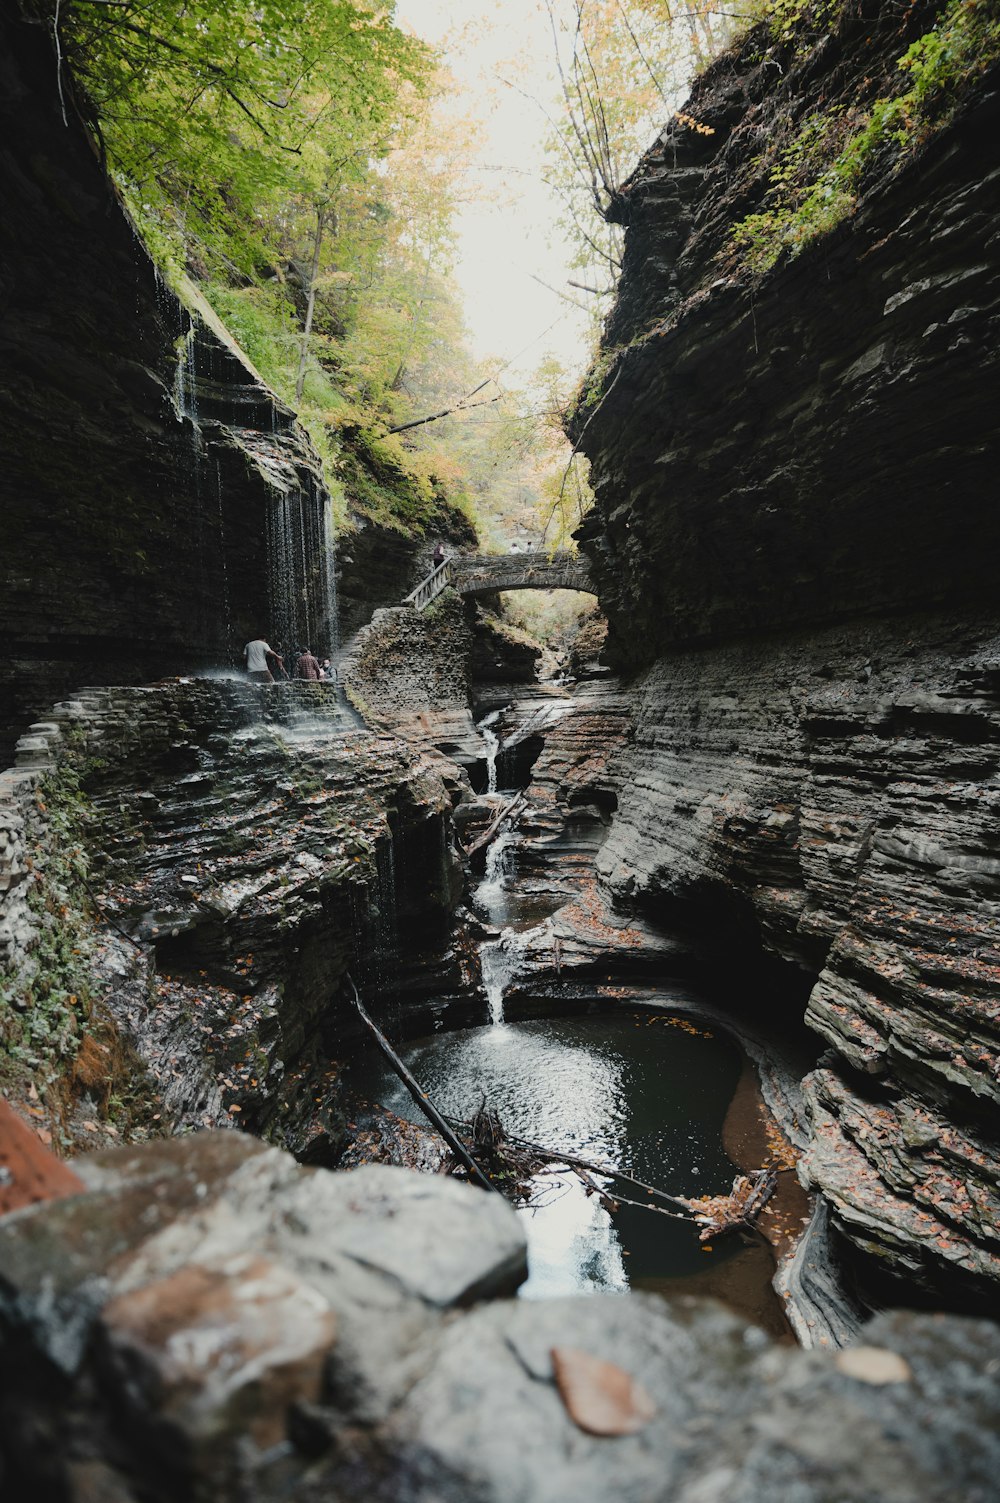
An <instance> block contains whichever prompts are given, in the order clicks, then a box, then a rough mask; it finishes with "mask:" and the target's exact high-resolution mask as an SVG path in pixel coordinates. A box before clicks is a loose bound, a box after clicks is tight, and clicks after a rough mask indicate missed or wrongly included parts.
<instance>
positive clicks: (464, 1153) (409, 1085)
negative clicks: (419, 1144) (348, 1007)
mask: <svg viewBox="0 0 1000 1503" xmlns="http://www.w3.org/2000/svg"><path fill="white" fill-rule="evenodd" d="M347 981H348V985H349V986H350V988H351V991H352V992H353V993H354V1006H355V1008H356V1009H357V1013H358V1016H359V1017H360V1019H361V1021H362V1023H364V1025H365V1027H366V1028H367V1029H369V1031H370V1032H371V1034H372V1035H373V1037H374V1039H375V1042H376V1043H377V1044H378V1046H379V1048H380V1049H381V1051H382V1053H383V1054H384V1055H385V1057H386V1059H387V1060H388V1062H389V1065H390V1066H391V1068H392V1069H393V1070H394V1071H395V1073H396V1074H397V1075H398V1076H399V1078H400V1080H401V1081H402V1082H403V1084H404V1085H405V1087H406V1089H407V1090H408V1091H409V1093H410V1095H411V1096H412V1098H413V1100H414V1102H415V1104H416V1105H417V1106H418V1107H419V1108H420V1110H421V1111H422V1112H423V1114H424V1116H425V1117H426V1118H427V1120H428V1122H429V1123H430V1124H431V1126H432V1127H434V1128H436V1129H437V1131H438V1132H439V1133H440V1134H441V1136H442V1138H444V1140H445V1142H446V1143H447V1144H448V1147H449V1148H450V1149H451V1151H452V1153H453V1154H454V1155H455V1157H456V1158H457V1159H458V1160H459V1161H460V1162H461V1163H462V1164H464V1165H465V1168H466V1169H467V1170H468V1173H469V1178H470V1179H473V1180H475V1182H476V1184H477V1185H479V1186H481V1188H482V1189H484V1190H492V1191H493V1192H494V1193H495V1194H498V1193H499V1192H498V1191H497V1187H496V1185H494V1184H493V1183H492V1182H491V1180H490V1179H489V1178H488V1177H487V1175H486V1174H485V1173H484V1172H483V1170H482V1169H481V1168H480V1167H479V1165H478V1164H477V1163H476V1161H475V1159H474V1158H473V1157H472V1154H471V1153H470V1152H469V1150H468V1149H467V1148H466V1146H465V1144H464V1143H463V1142H462V1140H461V1138H459V1137H457V1136H456V1135H455V1133H454V1132H453V1131H452V1129H451V1128H450V1127H449V1126H448V1123H447V1122H446V1121H445V1119H444V1117H442V1115H441V1113H440V1112H439V1111H438V1109H437V1107H436V1106H435V1105H434V1104H433V1102H432V1101H431V1100H430V1097H429V1096H428V1095H427V1093H426V1091H422V1090H421V1089H420V1085H419V1083H418V1082H417V1081H416V1080H415V1079H414V1077H413V1076H412V1075H411V1074H410V1072H409V1070H408V1069H407V1068H406V1066H405V1065H404V1064H403V1061H402V1060H401V1059H400V1057H399V1055H398V1054H397V1053H396V1051H395V1049H394V1048H393V1047H392V1045H391V1044H390V1043H389V1040H388V1039H387V1038H386V1036H385V1034H384V1033H383V1032H382V1030H381V1028H379V1027H378V1025H377V1024H376V1023H374V1022H373V1021H372V1019H371V1018H370V1017H369V1015H368V1012H367V1011H366V1009H365V1006H364V1004H363V1003H362V1001H361V998H360V996H359V995H358V989H357V987H356V986H355V985H354V982H353V980H352V979H351V977H350V976H348V977H347Z"/></svg>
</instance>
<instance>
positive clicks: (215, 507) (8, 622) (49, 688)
mask: <svg viewBox="0 0 1000 1503" xmlns="http://www.w3.org/2000/svg"><path fill="white" fill-rule="evenodd" d="M13 10H16V7H8V8H7V10H6V11H5V13H4V16H3V18H2V19H0V128H2V131H3V137H4V141H5V146H6V149H5V151H4V153H3V156H2V159H0V199H2V201H3V204H4V213H3V215H2V223H0V298H2V303H3V318H2V319H0V432H2V441H3V452H4V464H3V470H2V511H3V523H2V528H3V531H2V546H0V635H2V636H3V640H4V652H3V654H2V659H0V761H3V762H6V760H7V757H6V755H5V753H7V752H8V751H9V748H10V746H11V744H12V741H13V739H15V738H16V735H17V734H18V733H19V731H20V730H22V729H23V728H24V725H25V723H26V722H27V721H28V720H29V719H31V718H32V717H33V716H34V715H37V714H38V713H39V711H41V710H43V709H44V708H45V707H46V706H48V705H49V704H51V703H52V701H53V700H55V699H58V698H60V697H61V696H62V695H64V694H65V692H66V691H67V690H68V689H71V688H75V687H77V686H78V685H80V684H81V683H86V682H95V683H109V682H115V683H134V682H137V681H143V680H146V681H148V680H149V679H151V678H155V677H157V676H158V675H159V674H162V673H177V672H185V671H187V672H189V671H191V670H192V669H195V668H200V667H206V666H209V665H222V664H227V663H230V662H234V661H237V660H238V654H239V652H240V651H241V649H242V645H243V643H244V642H245V641H246V640H247V639H248V637H249V636H256V635H259V634H261V633H264V632H267V633H268V634H270V633H272V632H273V633H274V635H275V636H277V637H281V636H284V638H285V640H286V643H287V641H288V639H289V638H290V637H291V636H292V634H293V633H296V634H297V633H298V631H300V630H301V631H306V630H307V628H308V627H309V626H310V625H311V626H312V628H313V631H314V632H315V631H317V630H322V632H323V633H324V634H325V633H326V624H327V620H328V617H329V611H330V596H331V584H332V581H331V577H330V570H329V567H328V565H327V563H324V562H323V560H322V556H321V553H320V552H317V551H316V550H315V549H314V553H315V556H316V558H317V565H316V567H315V568H313V569H312V570H311V571H310V576H309V577H308V578H307V579H300V580H297V581H295V580H293V581H291V583H293V584H295V585H297V587H298V588H297V591H296V589H292V590H289V589H288V588H287V586H288V584H289V580H287V579H286V578H285V577H284V576H285V575H286V574H288V572H289V571H290V570H293V569H294V566H295V560H296V559H297V558H298V556H299V553H300V547H299V544H300V539H301V535H302V534H304V535H305V537H306V539H307V541H309V542H311V543H318V542H319V541H320V540H321V536H322V529H323V525H324V507H325V498H324V494H323V490H322V483H321V478H320V474H319V462H318V460H317V458H316V456H315V455H314V453H313V452H312V450H311V447H310V445H309V443H308V440H307V439H306V436H305V435H304V433H303V432H302V430H301V429H299V428H298V427H297V425H296V424H295V422H294V417H293V414H291V413H290V412H289V411H287V409H285V408H283V407H282V406H281V404H280V403H279V402H278V401H277V400H276V399H275V397H274V396H273V393H271V392H270V391H269V390H268V389H267V388H266V387H265V386H263V384H262V383H261V382H260V381H259V379H258V378H257V377H256V375H255V373H254V372H253V371H252V370H251V369H249V367H248V366H247V365H246V363H245V361H244V360H243V359H242V357H241V356H240V354H239V352H238V351H237V350H236V348H235V347H234V346H232V345H231V344H229V343H227V342H226V340H225V338H224V336H223V335H222V334H221V332H219V331H215V330H213V329H212V328H211V327H209V326H208V324H207V323H205V322H204V321H203V320H201V319H200V318H199V317H198V316H197V315H192V314H191V313H190V312H189V311H188V310H187V309H186V308H184V307H183V306H182V305H181V303H180V302H179V301H178V299H177V298H176V297H175V296H174V294H173V293H172V292H171V291H169V289H168V288H167V287H166V286H165V285H164V284H163V282H162V281H161V280H160V279H159V277H158V276H157V274H156V271H155V268H154V266H153V263H152V262H151V260H150V258H149V256H148V254H147V252H146V250H145V247H144V246H143V245H142V244H141V242H140V241H139V240H138V239H137V237H136V236H135V234H134V232H133V230H132V228H131V226H130V224H129V221H128V219H127V217H126V215H125V214H124V212H123V210H122V207H121V205H120V203H119V202H118V200H117V198H116V197H115V196H114V192H113V190H112V187H111V184H110V181H109V179H108V177H107V175H106V173H105V171H104V169H103V166H102V164H101V163H100V161H99V160H98V156H97V153H96V150H95V149H94V148H93V146H92V144H91V142H90V141H89V139H88V137H87V135H86V133H85V132H84V130H83V129H82V128H81V126H80V123H79V120H78V119H77V117H76V114H75V112H74V108H75V107H74V103H73V99H72V94H71V93H70V91H69V84H68V82H66V83H65V85H64V91H65V92H66V95H67V104H66V109H67V119H68V124H66V123H64V121H63V119H62V116H61V112H60V106H59V98H58V94H57V89H56V72H55V61H54V58H53V56H52V51H51V45H50V37H49V34H48V32H47V31H46V30H45V28H43V27H41V26H29V25H26V24H25V23H23V22H21V21H19V20H17V19H16V18H15V16H14V15H13V14H11V12H12V11H13ZM265 540H267V541H265ZM288 598H298V599H305V600H306V601H307V602H308V603H307V605H306V607H305V613H304V616H301V613H300V619H297V620H294V619H292V618H291V617H290V616H289V614H288V612H286V611H283V610H280V609H274V608H273V607H274V606H275V604H276V602H277V601H279V600H280V599H288Z"/></svg>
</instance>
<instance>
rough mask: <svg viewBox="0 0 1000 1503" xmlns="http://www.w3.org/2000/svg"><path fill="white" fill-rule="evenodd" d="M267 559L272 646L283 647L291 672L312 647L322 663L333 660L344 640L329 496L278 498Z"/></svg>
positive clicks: (297, 493)
mask: <svg viewBox="0 0 1000 1503" xmlns="http://www.w3.org/2000/svg"><path fill="white" fill-rule="evenodd" d="M267 558H268V576H269V589H270V597H271V600H270V606H271V633H272V645H277V642H280V643H281V647H282V651H283V655H284V657H285V660H286V667H288V668H289V670H290V668H291V655H292V654H293V653H294V652H295V651H297V649H298V648H299V647H303V646H305V645H306V644H307V643H308V645H309V646H310V647H311V648H312V650H313V652H314V653H315V654H316V656H317V657H330V658H331V659H333V658H334V656H335V654H336V651H337V645H338V636H339V629H338V622H337V579H336V555H335V551H334V536H333V509H332V505H331V502H330V498H329V496H327V495H326V494H325V492H320V493H318V494H315V493H313V491H312V490H288V491H283V492H281V493H280V494H279V495H278V496H276V498H275V500H274V502H273V504H272V505H271V507H270V509H269V512H268V533H267Z"/></svg>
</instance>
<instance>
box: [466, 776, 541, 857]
mask: <svg viewBox="0 0 1000 1503" xmlns="http://www.w3.org/2000/svg"><path fill="white" fill-rule="evenodd" d="M527 802H528V795H527V794H526V793H525V792H524V791H523V790H521V791H520V792H518V793H515V794H514V797H513V798H512V799H510V801H509V802H508V803H506V804H504V806H503V808H502V809H501V810H500V813H499V814H497V815H496V816H495V817H494V818H493V819H492V820H491V821H490V823H489V825H488V826H487V828H486V829H485V830H484V831H483V833H482V835H477V836H476V839H475V840H474V841H473V842H472V844H471V845H467V846H466V848H465V854H466V855H467V856H471V855H473V854H474V853H475V852H476V851H481V850H482V848H483V846H484V845H489V843H490V841H491V840H492V839H493V837H494V835H495V834H496V832H497V830H499V828H500V826H501V825H502V824H503V822H504V820H505V819H513V818H514V815H515V814H519V813H520V812H521V807H522V805H523V804H526V803H527Z"/></svg>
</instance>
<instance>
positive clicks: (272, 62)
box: [52, 0, 428, 276]
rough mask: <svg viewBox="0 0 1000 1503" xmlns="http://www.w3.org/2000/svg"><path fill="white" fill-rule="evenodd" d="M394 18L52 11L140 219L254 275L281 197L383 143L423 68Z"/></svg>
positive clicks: (277, 6) (325, 180)
mask: <svg viewBox="0 0 1000 1503" xmlns="http://www.w3.org/2000/svg"><path fill="white" fill-rule="evenodd" d="M390 15H391V12H390ZM390 15H387V14H386V13H385V12H376V11H369V10H367V9H365V8H364V7H363V6H362V5H361V4H356V3H353V0H230V3H226V4H220V3H218V0H114V3H113V4H112V3H110V0H64V3H63V4H62V6H61V8H60V9H59V10H58V11H56V12H55V13H54V15H53V18H52V19H53V25H54V26H55V27H57V28H58V33H59V36H60V42H61V49H62V52H63V54H64V55H65V58H66V61H67V64H68V66H69V67H70V68H71V69H72V71H73V73H74V75H75V76H76V78H77V79H79V80H80V81H81V82H82V84H83V86H84V88H85V90H86V93H87V95H88V97H89V100H90V104H91V107H92V109H93V111H94V113H95V115H96V117H97V120H98V121H99V128H100V131H101V134H102V137H103V140H104V142H105V144H106V149H107V153H108V157H109V160H110V163H111V165H112V167H113V169H114V171H115V172H116V174H117V176H118V178H119V181H120V182H121V184H122V186H123V189H124V191H125V193H126V196H127V197H128V199H129V202H130V204H131V206H132V207H133V208H134V209H135V211H136V213H137V215H138V217H139V219H140V221H141V222H142V223H143V224H144V226H150V227H154V228H155V227H156V226H157V225H158V226H159V227H160V228H161V229H162V231H163V233H164V234H165V235H166V236H167V237H168V238H171V237H172V238H175V239H179V240H180V242H181V243H182V244H183V247H184V250H185V252H187V253H188V254H190V255H192V256H194V257H195V258H200V259H202V260H203V261H205V262H206V263H207V265H208V266H209V267H213V266H223V265H224V266H227V267H228V268H230V270H231V271H234V272H236V273H238V274H242V275H244V276H252V275H253V274H254V273H255V272H256V271H257V270H258V269H259V267H260V265H261V263H266V262H267V261H268V260H269V258H270V257H271V256H272V255H273V251H274V239H273V228H274V225H275V223H276V220H277V219H278V218H279V217H280V205H281V204H282V202H283V201H286V200H287V199H288V198H289V197H290V196H293V195H295V194H300V195H301V194H308V193H309V192H312V194H313V195H314V196H315V195H317V194H320V195H321V194H322V193H323V192H324V191H326V189H327V187H328V185H329V174H330V169H331V164H333V163H337V164H339V166H338V170H339V171H341V172H343V173H350V172H351V171H355V172H356V171H363V170H364V169H365V168H366V167H367V165H368V163H369V161H370V160H371V159H372V157H374V156H378V155H384V153H385V151H386V150H388V148H389V145H390V144H391V137H392V132H393V129H394V127H395V124H396V121H397V102H398V99H399V95H400V89H401V86H402V84H404V83H405V82H407V81H409V82H410V83H411V84H420V83H421V82H422V81H423V80H424V79H425V78H426V76H427V71H428V55H427V51H426V49H425V48H424V47H423V45H422V44H421V43H419V42H417V41H415V40H414V39H412V38H410V37H407V36H404V34H403V33H402V32H400V31H399V30H398V29H397V28H396V27H395V26H394V25H393V24H392V22H391V19H390Z"/></svg>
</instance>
